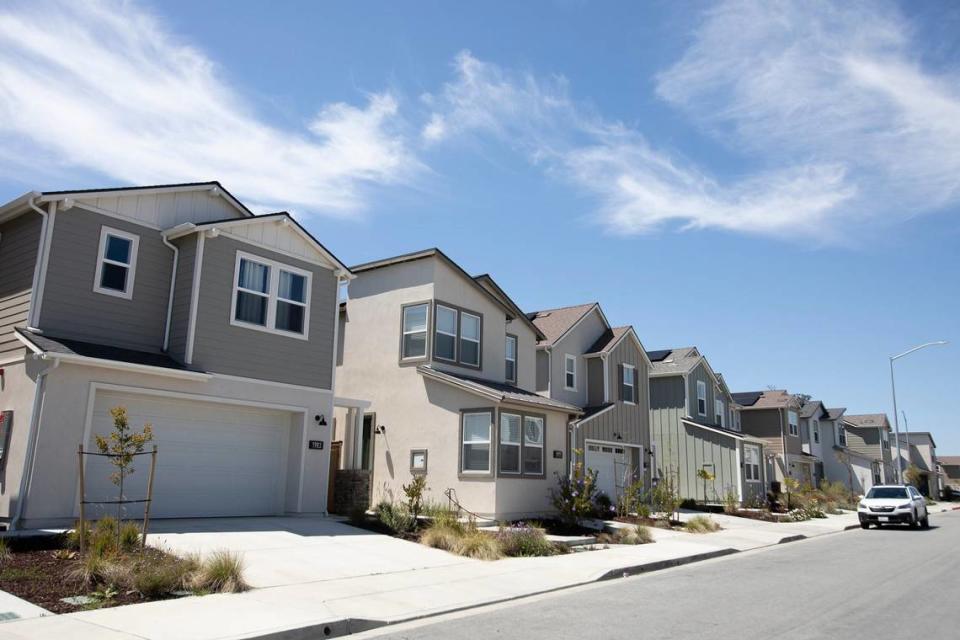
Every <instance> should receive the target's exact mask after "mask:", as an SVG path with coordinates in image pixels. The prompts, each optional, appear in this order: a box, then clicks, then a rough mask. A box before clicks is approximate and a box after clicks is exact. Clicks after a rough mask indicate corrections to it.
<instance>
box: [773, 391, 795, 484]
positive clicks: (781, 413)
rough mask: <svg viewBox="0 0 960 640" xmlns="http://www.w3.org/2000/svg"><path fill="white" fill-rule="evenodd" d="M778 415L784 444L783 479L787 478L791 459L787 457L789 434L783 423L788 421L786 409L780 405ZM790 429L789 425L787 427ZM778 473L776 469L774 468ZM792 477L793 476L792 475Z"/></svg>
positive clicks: (781, 439)
mask: <svg viewBox="0 0 960 640" xmlns="http://www.w3.org/2000/svg"><path fill="white" fill-rule="evenodd" d="M777 415H778V416H780V444H781V445H783V479H784V480H786V479H787V475H788V474H789V470H790V461H789V460H788V459H787V436H785V435H784V432H783V425H784V423H785V422H786V420H787V418H786V409H784V408H783V407H780V408H779V409H777ZM787 428H788V429H789V427H787ZM773 471H774V474H776V471H777V470H776V469H774V470H773ZM791 477H792V476H791Z"/></svg>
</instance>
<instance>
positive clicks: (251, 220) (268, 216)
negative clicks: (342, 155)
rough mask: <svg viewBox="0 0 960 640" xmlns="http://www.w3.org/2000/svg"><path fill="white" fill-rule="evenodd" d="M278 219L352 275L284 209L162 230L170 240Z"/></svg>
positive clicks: (328, 259)
mask: <svg viewBox="0 0 960 640" xmlns="http://www.w3.org/2000/svg"><path fill="white" fill-rule="evenodd" d="M278 221H279V222H280V223H281V224H284V225H287V226H289V227H290V228H291V229H293V231H294V233H296V234H297V235H299V236H300V237H301V238H303V239H304V240H306V241H307V243H308V244H310V245H311V246H312V247H313V248H314V250H316V251H317V253H319V254H320V255H321V256H323V257H324V259H326V260H327V261H328V262H330V263H332V264H333V266H334V267H336V268H337V269H339V270H340V271H343V272H344V275H346V276H347V277H348V278H352V277H354V275H353V273H351V271H350V269H349V268H348V267H347V265H345V264H343V262H341V261H340V260H339V258H337V256H335V255H333V252H331V251H330V250H329V249H327V248H326V247H325V246H323V243H321V242H320V241H319V240H317V239H316V238H315V237H314V236H313V234H312V233H310V232H309V231H307V230H306V229H305V228H304V227H303V225H301V224H300V223H299V222H297V219H296V218H294V217H293V216H291V215H290V214H289V213H288V212H286V211H277V212H276V213H265V214H263V215H259V216H251V217H248V218H225V219H222V220H212V221H210V222H201V223H193V222H185V223H183V224H178V225H177V226H175V227H173V228H172V229H167V230H166V231H164V232H163V235H164V237H166V238H167V239H168V240H171V239H173V238H179V237H182V236H185V235H189V234H191V233H196V232H198V231H205V230H208V229H214V228H217V229H219V228H224V229H229V228H232V227H239V226H249V225H256V224H265V223H267V222H278Z"/></svg>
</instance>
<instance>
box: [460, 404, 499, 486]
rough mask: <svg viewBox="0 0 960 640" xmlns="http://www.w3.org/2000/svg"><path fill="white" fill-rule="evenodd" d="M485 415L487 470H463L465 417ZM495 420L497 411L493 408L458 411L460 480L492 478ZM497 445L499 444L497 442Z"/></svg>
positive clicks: (494, 462)
mask: <svg viewBox="0 0 960 640" xmlns="http://www.w3.org/2000/svg"><path fill="white" fill-rule="evenodd" d="M480 414H485V415H487V416H489V418H490V431H489V433H488V435H487V446H488V449H487V468H486V470H469V469H464V468H463V462H464V460H463V451H464V447H465V446H466V442H464V440H463V435H464V425H465V424H466V422H467V416H469V415H480ZM496 418H497V410H496V409H495V408H493V407H480V408H477V409H462V410H461V411H460V445H459V449H460V453H459V458H460V460H459V465H458V474H459V476H460V477H461V478H492V477H493V476H494V469H496V464H497V462H496V459H495V455H494V442H498V441H495V440H494V438H493V436H494V430H496V429H497V425H496V424H495V423H494V420H495V419H496ZM475 444H483V442H477V443H475ZM498 444H499V442H498Z"/></svg>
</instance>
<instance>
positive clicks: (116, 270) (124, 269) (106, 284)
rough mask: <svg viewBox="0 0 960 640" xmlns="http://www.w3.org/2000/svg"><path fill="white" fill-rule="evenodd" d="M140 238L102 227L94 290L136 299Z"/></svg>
mask: <svg viewBox="0 0 960 640" xmlns="http://www.w3.org/2000/svg"><path fill="white" fill-rule="evenodd" d="M139 246H140V237H139V236H136V235H133V234H132V233H127V232H125V231H120V230H119V229H111V228H110V227H102V228H101V229H100V248H99V249H98V252H97V256H98V257H97V272H96V275H95V277H94V282H93V290H94V291H95V292H96V293H103V294H106V295H108V296H116V297H118V298H126V299H127V300H129V299H131V298H133V279H134V276H135V275H136V271H137V249H138V248H139Z"/></svg>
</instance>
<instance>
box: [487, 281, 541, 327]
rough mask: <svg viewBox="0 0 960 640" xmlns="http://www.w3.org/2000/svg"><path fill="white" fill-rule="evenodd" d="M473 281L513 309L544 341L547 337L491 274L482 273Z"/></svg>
mask: <svg viewBox="0 0 960 640" xmlns="http://www.w3.org/2000/svg"><path fill="white" fill-rule="evenodd" d="M473 279H474V280H476V281H477V282H478V283H480V286H482V287H484V288H487V289H488V290H492V291H490V293H492V294H493V295H494V296H496V297H498V298H500V301H501V302H502V303H504V304H506V305H507V306H508V307H510V308H512V309H513V313H514V315H515V316H516V317H517V318H520V320H521V321H523V323H524V324H525V325H527V326H528V327H530V329H531V330H532V331H533V334H534V335H535V336H536V337H537V340H542V339H543V338H544V337H545V336H544V335H543V332H541V331H540V329H539V328H538V327H537V325H535V324H533V322H531V321H530V318H528V317H527V314H525V313H524V312H523V310H522V309H521V308H520V307H519V306H517V303H516V302H514V301H513V298H511V297H510V296H508V295H507V292H506V291H504V290H503V289H501V288H500V285H498V284H497V281H496V280H494V279H493V276H491V275H490V274H489V273H481V274H480V275H478V276H473Z"/></svg>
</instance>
